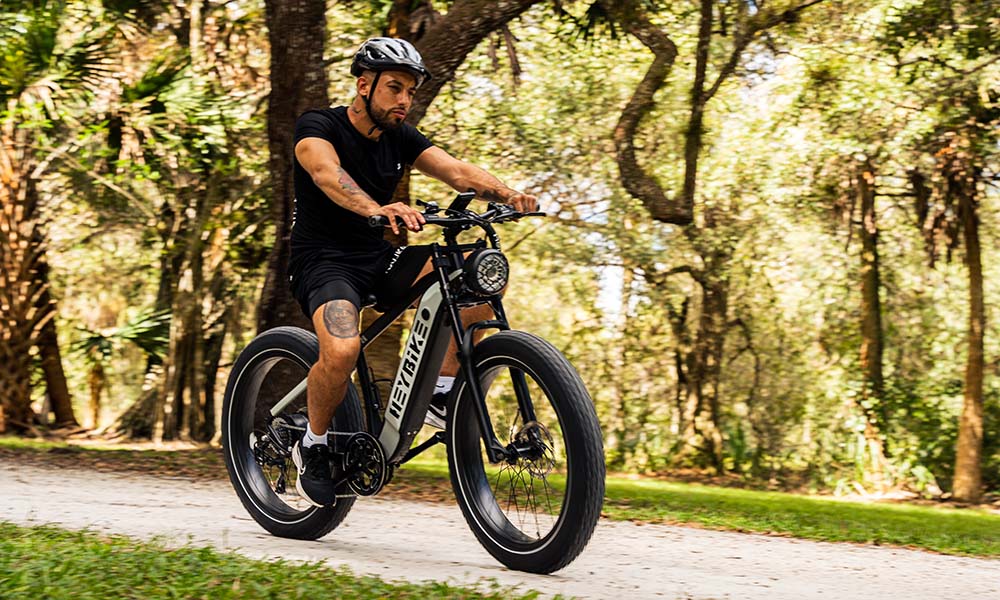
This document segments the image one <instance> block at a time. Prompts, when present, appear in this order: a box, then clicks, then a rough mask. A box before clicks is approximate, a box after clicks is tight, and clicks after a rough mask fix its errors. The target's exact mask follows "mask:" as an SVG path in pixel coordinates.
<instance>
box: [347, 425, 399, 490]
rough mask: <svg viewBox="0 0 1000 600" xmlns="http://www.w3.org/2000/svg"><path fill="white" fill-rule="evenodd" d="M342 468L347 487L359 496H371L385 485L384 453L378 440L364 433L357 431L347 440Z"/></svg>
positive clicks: (386, 470) (386, 472) (386, 471)
mask: <svg viewBox="0 0 1000 600" xmlns="http://www.w3.org/2000/svg"><path fill="white" fill-rule="evenodd" d="M342 466H343V472H344V473H345V474H346V475H347V486H348V487H349V488H350V489H351V491H352V492H354V493H355V494H357V495H359V496H373V495H375V494H377V493H378V492H379V491H381V489H382V488H383V487H384V486H385V484H386V479H387V474H388V467H387V465H386V462H385V452H383V451H382V445H381V444H379V443H378V440H377V439H375V438H374V437H373V436H372V435H371V434H370V433H368V432H366V431H359V432H357V433H355V434H353V435H351V437H349V438H348V439H347V443H346V444H344V453H343V460H342Z"/></svg>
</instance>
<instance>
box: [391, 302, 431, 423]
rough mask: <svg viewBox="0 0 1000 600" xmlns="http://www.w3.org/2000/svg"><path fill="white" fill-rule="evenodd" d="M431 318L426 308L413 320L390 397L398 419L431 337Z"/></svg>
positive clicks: (392, 411)
mask: <svg viewBox="0 0 1000 600" xmlns="http://www.w3.org/2000/svg"><path fill="white" fill-rule="evenodd" d="M430 320H431V311H429V310H428V309H426V308H424V309H422V310H421V311H420V314H419V315H417V318H416V319H414V321H413V329H412V330H411V331H410V339H409V340H408V341H407V344H406V351H405V352H404V353H403V360H402V361H401V362H400V364H399V373H397V374H396V384H395V385H394V386H392V397H391V398H390V399H389V408H388V411H389V414H390V415H392V416H393V417H394V418H395V419H396V420H397V421H398V420H399V419H400V417H401V415H402V414H403V407H404V406H405V405H406V401H407V399H409V397H410V392H411V390H412V389H413V379H414V375H416V373H417V365H418V364H419V363H420V357H421V355H423V352H424V349H425V348H426V347H427V339H428V337H430V336H429V334H430V331H431V325H430Z"/></svg>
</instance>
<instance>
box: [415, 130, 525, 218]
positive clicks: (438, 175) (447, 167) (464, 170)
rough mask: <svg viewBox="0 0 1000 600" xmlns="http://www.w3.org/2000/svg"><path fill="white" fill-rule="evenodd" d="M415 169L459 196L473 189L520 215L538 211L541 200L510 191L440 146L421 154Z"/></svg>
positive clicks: (485, 197) (432, 147)
mask: <svg viewBox="0 0 1000 600" xmlns="http://www.w3.org/2000/svg"><path fill="white" fill-rule="evenodd" d="M413 166H414V167H416V168H417V170H418V171H420V172H421V173H423V174H424V175H428V176H430V177H433V178H434V179H438V180H440V181H443V182H445V183H447V184H448V185H450V186H451V187H453V188H455V189H456V190H457V191H459V192H464V191H467V190H470V189H472V190H475V191H476V194H477V195H478V196H479V197H480V198H482V199H484V200H491V201H496V202H505V203H507V204H512V205H513V206H514V208H516V209H517V210H519V211H521V212H531V211H534V210H538V199H537V198H535V197H534V196H532V195H531V194H524V193H522V192H519V191H517V190H514V189H511V188H509V187H507V186H506V185H504V183H503V182H502V181H500V180H499V179H497V178H496V177H494V176H493V175H490V174H489V173H487V172H486V171H484V170H482V169H480V168H479V167H477V166H475V165H471V164H469V163H467V162H463V161H461V160H458V159H457V158H455V157H453V156H452V155H450V154H448V153H447V152H445V151H444V150H442V149H441V148H438V147H437V146H431V147H430V148H428V149H426V150H424V151H423V152H421V153H420V156H418V157H417V160H415V161H414V162H413Z"/></svg>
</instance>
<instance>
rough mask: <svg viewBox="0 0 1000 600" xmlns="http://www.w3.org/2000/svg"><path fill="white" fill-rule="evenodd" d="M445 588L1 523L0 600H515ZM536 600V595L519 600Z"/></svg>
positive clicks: (208, 550)
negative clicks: (286, 599)
mask: <svg viewBox="0 0 1000 600" xmlns="http://www.w3.org/2000/svg"><path fill="white" fill-rule="evenodd" d="M511 597H512V596H511V595H510V591H509V590H504V591H501V590H500V589H499V587H498V585H496V584H494V586H493V589H492V590H489V591H477V590H474V589H471V588H465V587H455V586H451V585H448V584H444V583H421V584H407V583H387V582H385V581H383V580H382V579H380V578H377V577H370V576H357V575H353V574H352V573H350V572H349V571H347V570H342V569H333V568H331V567H328V566H325V565H323V564H321V563H310V564H301V563H290V562H287V561H281V560H279V561H259V560H252V559H249V558H244V557H241V556H237V555H234V554H224V553H220V552H216V551H215V550H213V549H211V548H208V547H200V548H198V547H192V546H186V547H182V548H178V549H171V548H168V547H166V546H164V545H162V544H160V543H157V542H138V541H135V540H131V539H128V538H124V537H119V536H114V537H108V536H103V535H98V534H95V533H90V532H78V531H64V530H61V529H57V528H55V527H45V526H42V527H31V528H26V527H19V526H16V525H12V524H10V523H5V522H2V521H0V598H4V599H5V600H20V599H25V600H37V599H38V598H45V599H51V600H62V599H66V600H88V599H91V598H93V599H99V600H103V599H105V598H141V599H143V600H158V599H161V598H163V599H167V598H170V599H173V598H212V599H213V600H214V599H217V598H218V599H225V598H241V599H242V598H402V599H407V598H411V599H424V598H427V599H435V598H490V599H501V598H504V599H505V598H511ZM516 597H517V598H536V597H537V594H535V593H534V592H532V593H530V594H528V595H524V596H516Z"/></svg>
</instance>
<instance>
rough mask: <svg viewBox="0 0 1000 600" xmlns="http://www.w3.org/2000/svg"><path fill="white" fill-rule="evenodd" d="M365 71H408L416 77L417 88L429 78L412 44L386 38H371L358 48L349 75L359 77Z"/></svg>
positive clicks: (422, 60)
mask: <svg viewBox="0 0 1000 600" xmlns="http://www.w3.org/2000/svg"><path fill="white" fill-rule="evenodd" d="M365 71H375V72H376V73H380V72H382V71H408V72H410V73H413V74H414V75H416V77H417V85H418V86H419V85H420V84H422V83H423V82H425V81H427V80H428V79H430V78H431V72H430V71H428V70H427V67H425V66H424V59H423V58H421V57H420V53H419V52H417V49H416V48H414V47H413V44H411V43H410V42H408V41H406V40H400V39H396V38H387V37H377V38H371V39H370V40H368V41H366V42H365V43H364V44H361V47H360V48H358V52H357V54H355V55H354V61H353V62H352V63H351V75H354V76H355V77H360V76H361V74H362V73H363V72H365Z"/></svg>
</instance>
